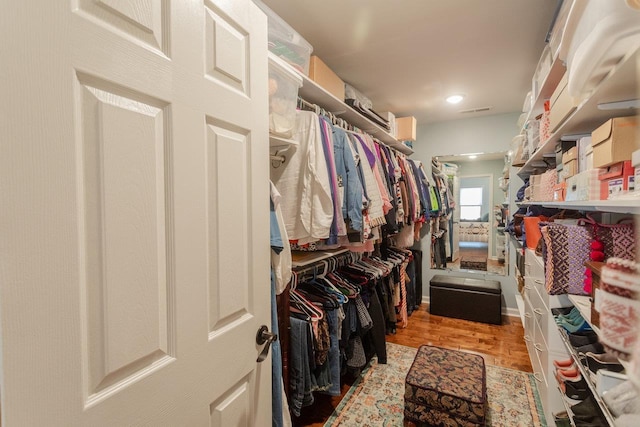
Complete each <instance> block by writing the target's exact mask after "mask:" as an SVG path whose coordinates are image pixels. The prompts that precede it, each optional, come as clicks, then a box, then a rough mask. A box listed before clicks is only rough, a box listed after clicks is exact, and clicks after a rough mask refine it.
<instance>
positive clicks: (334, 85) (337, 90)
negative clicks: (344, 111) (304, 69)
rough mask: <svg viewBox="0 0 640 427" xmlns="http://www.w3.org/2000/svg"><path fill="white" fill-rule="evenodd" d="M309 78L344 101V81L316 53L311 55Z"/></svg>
mask: <svg viewBox="0 0 640 427" xmlns="http://www.w3.org/2000/svg"><path fill="white" fill-rule="evenodd" d="M309 78H310V79H311V80H313V81H314V82H316V83H318V84H319V85H320V86H322V88H323V89H325V90H326V91H327V92H329V93H330V94H331V95H333V96H335V97H336V98H338V99H339V100H340V101H344V82H343V81H342V79H341V78H340V77H338V76H337V74H336V73H334V72H333V71H331V68H329V67H327V64H325V63H324V62H322V60H321V59H320V58H318V57H317V56H316V55H312V56H311V62H310V64H309Z"/></svg>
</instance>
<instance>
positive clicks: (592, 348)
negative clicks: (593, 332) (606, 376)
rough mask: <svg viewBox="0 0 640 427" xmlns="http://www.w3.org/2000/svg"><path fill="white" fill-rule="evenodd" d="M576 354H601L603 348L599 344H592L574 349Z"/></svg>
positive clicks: (603, 351)
mask: <svg viewBox="0 0 640 427" xmlns="http://www.w3.org/2000/svg"><path fill="white" fill-rule="evenodd" d="M574 349H575V351H576V353H578V354H580V353H594V354H602V353H605V350H604V346H603V345H602V344H600V343H599V342H594V343H593V344H587V345H581V346H580V347H574Z"/></svg>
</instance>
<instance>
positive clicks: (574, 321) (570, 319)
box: [554, 311, 584, 325]
mask: <svg viewBox="0 0 640 427" xmlns="http://www.w3.org/2000/svg"><path fill="white" fill-rule="evenodd" d="M572 313H573V312H572ZM576 313H577V314H575V315H572V316H569V315H567V316H562V315H560V316H556V317H555V318H554V319H555V321H556V323H557V324H558V325H560V324H563V323H564V324H569V325H579V324H581V323H582V322H584V317H582V315H581V314H580V312H579V311H576Z"/></svg>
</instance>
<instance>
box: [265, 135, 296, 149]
mask: <svg viewBox="0 0 640 427" xmlns="http://www.w3.org/2000/svg"><path fill="white" fill-rule="evenodd" d="M297 145H299V144H298V141H297V140H295V139H287V138H282V137H280V136H276V135H271V134H270V135H269V148H289V147H292V146H297Z"/></svg>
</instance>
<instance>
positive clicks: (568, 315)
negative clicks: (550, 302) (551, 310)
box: [555, 307, 582, 320]
mask: <svg viewBox="0 0 640 427" xmlns="http://www.w3.org/2000/svg"><path fill="white" fill-rule="evenodd" d="M578 317H582V315H581V314H580V310H578V308H577V307H572V308H571V310H569V312H565V313H558V314H556V315H555V318H556V319H565V320H568V319H576V318H578Z"/></svg>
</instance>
